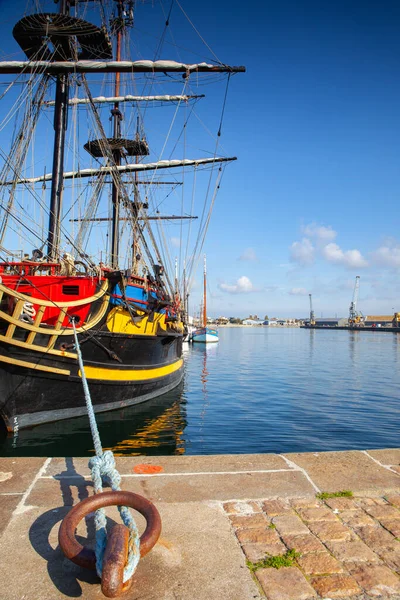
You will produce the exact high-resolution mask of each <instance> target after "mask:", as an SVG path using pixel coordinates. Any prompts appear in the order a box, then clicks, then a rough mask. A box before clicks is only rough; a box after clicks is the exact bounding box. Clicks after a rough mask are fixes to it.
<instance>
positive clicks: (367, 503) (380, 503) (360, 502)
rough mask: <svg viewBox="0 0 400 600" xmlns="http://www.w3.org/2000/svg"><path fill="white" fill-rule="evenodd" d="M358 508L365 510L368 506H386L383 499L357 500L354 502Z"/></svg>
mask: <svg viewBox="0 0 400 600" xmlns="http://www.w3.org/2000/svg"><path fill="white" fill-rule="evenodd" d="M356 502H357V504H358V506H361V507H362V508H367V507H368V506H386V505H387V502H386V500H385V499H384V498H358V499H357V500H356Z"/></svg>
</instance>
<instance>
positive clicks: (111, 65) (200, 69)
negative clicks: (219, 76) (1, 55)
mask: <svg viewBox="0 0 400 600" xmlns="http://www.w3.org/2000/svg"><path fill="white" fill-rule="evenodd" d="M245 70H246V69H245V67H230V66H229V65H209V64H208V63H195V64H184V63H180V62H176V61H174V60H156V61H153V60H136V61H131V60H121V61H115V60H110V61H100V60H77V61H75V62H73V61H54V62H48V61H46V60H31V61H20V60H7V61H2V62H0V74H2V73H6V74H12V73H15V74H18V73H37V72H38V71H39V72H40V73H41V74H42V75H47V74H50V75H52V74H60V73H166V72H177V73H188V74H190V73H207V72H211V73H212V72H216V73H243V72H244V71H245Z"/></svg>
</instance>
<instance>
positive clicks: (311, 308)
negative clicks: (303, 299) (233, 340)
mask: <svg viewBox="0 0 400 600" xmlns="http://www.w3.org/2000/svg"><path fill="white" fill-rule="evenodd" d="M308 295H309V298H310V325H315V315H314V311H313V305H312V294H308Z"/></svg>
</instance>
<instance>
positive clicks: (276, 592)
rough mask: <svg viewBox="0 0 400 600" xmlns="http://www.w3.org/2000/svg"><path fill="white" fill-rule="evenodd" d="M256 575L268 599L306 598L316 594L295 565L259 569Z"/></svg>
mask: <svg viewBox="0 0 400 600" xmlns="http://www.w3.org/2000/svg"><path fill="white" fill-rule="evenodd" d="M256 576H257V579H258V581H259V582H260V584H261V587H262V589H263V591H264V593H265V595H266V597H267V598H268V600H307V599H308V598H315V596H316V595H317V594H316V593H315V590H313V588H312V587H311V586H310V584H309V583H308V582H307V580H306V579H305V577H304V575H303V574H302V573H301V571H299V569H297V568H296V567H283V568H281V569H259V570H258V571H256Z"/></svg>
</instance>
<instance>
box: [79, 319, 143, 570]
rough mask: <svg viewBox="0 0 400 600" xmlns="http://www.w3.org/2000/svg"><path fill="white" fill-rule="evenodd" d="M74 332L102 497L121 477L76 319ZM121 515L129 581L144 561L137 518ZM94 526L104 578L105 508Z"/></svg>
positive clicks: (98, 563) (93, 469)
mask: <svg viewBox="0 0 400 600" xmlns="http://www.w3.org/2000/svg"><path fill="white" fill-rule="evenodd" d="M70 321H71V323H72V328H73V332H74V340H75V348H76V353H77V355H78V363H79V369H80V371H81V378H82V385H83V391H84V395H85V401H86V408H87V412H88V417H89V423H90V431H91V433H92V439H93V444H94V448H95V452H96V456H93V457H92V458H91V459H90V460H89V468H90V470H91V473H92V480H93V485H94V492H95V494H99V493H101V492H102V491H103V483H104V484H105V485H109V486H111V489H112V490H113V491H118V490H120V489H121V488H120V483H121V475H120V474H119V473H118V471H117V469H116V468H115V460H114V454H113V453H112V452H111V450H106V451H105V452H103V448H102V445H101V440H100V434H99V430H98V428H97V423H96V416H95V413H94V409H93V404H92V399H91V397H90V391H89V386H88V382H87V379H86V375H85V368H84V364H83V359H82V353H81V348H80V345H79V340H78V335H77V333H76V328H75V319H74V318H73V317H72V318H71V319H70ZM118 510H119V513H120V515H121V518H122V521H123V523H124V525H125V526H126V527H128V529H129V543H128V560H127V564H126V566H125V568H124V577H123V580H124V582H125V581H128V579H130V578H131V577H132V575H133V573H134V572H135V570H136V567H137V565H138V563H139V558H140V537H139V532H138V528H137V525H136V523H135V520H134V518H133V517H132V515H131V512H130V510H129V508H127V507H126V506H118ZM94 522H95V526H96V547H95V554H96V570H97V574H98V576H99V577H101V574H102V570H103V556H104V551H105V549H106V544H107V518H106V514H105V511H104V508H100V509H98V510H96V512H95V515H94Z"/></svg>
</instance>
